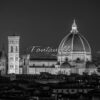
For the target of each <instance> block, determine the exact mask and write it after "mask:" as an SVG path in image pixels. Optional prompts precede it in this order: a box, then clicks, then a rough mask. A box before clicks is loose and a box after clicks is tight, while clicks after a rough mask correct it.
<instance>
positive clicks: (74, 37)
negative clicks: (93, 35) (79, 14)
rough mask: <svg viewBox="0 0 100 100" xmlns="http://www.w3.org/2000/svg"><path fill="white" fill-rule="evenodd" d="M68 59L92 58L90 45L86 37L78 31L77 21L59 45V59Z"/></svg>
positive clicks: (85, 59) (87, 59)
mask: <svg viewBox="0 0 100 100" xmlns="http://www.w3.org/2000/svg"><path fill="white" fill-rule="evenodd" d="M66 59H67V60H68V61H75V60H77V59H80V60H83V61H90V60H91V48H90V45H89V43H88V41H87V40H86V38H85V37H84V36H83V35H81V34H80V33H79V32H78V30H77V25H76V23H75V21H74V23H73V25H72V30H71V31H70V33H69V34H68V35H67V36H65V37H64V39H63V40H62V41H61V43H60V45H59V47H58V60H59V61H65V60H66Z"/></svg>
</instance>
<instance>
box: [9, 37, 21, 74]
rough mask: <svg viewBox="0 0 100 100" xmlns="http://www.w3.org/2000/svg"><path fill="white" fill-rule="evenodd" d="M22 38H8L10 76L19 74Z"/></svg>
mask: <svg viewBox="0 0 100 100" xmlns="http://www.w3.org/2000/svg"><path fill="white" fill-rule="evenodd" d="M19 39H20V36H8V74H12V73H14V74H19Z"/></svg>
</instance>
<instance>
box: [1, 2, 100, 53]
mask: <svg viewBox="0 0 100 100" xmlns="http://www.w3.org/2000/svg"><path fill="white" fill-rule="evenodd" d="M98 1H99V0H98ZM74 19H75V20H76V23H77V26H78V30H79V32H80V33H81V34H82V35H83V36H85V37H86V39H87V40H88V42H89V43H90V45H91V48H92V51H93V52H96V51H100V3H99V2H97V1H96V0H94V1H93V0H90V1H89V0H3V1H1V0H0V45H2V44H3V43H4V44H5V47H6V48H7V36H8V35H12V34H14V33H15V34H18V35H20V36H21V42H20V46H21V47H20V48H21V52H23V51H24V50H26V48H28V47H30V46H32V45H41V46H52V47H54V48H57V47H58V45H59V43H60V42H61V40H62V39H63V38H64V37H65V36H66V35H67V34H68V33H69V32H70V30H71V25H72V23H73V20H74Z"/></svg>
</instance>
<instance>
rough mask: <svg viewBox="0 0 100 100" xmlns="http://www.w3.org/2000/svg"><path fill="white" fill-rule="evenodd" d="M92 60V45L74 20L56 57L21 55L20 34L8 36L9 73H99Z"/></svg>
mask: <svg viewBox="0 0 100 100" xmlns="http://www.w3.org/2000/svg"><path fill="white" fill-rule="evenodd" d="M87 62H92V56H91V47H90V45H89V43H88V41H87V40H86V38H85V37H84V36H83V35H82V34H80V32H79V31H78V29H77V25H76V22H75V20H74V22H73V24H72V27H71V31H70V32H69V33H68V34H67V35H66V36H65V37H64V38H63V39H62V41H61V43H60V45H59V47H58V51H57V56H56V58H31V54H30V53H27V54H25V55H20V36H16V35H12V36H8V64H7V68H5V69H6V70H7V73H8V74H40V73H42V72H47V73H50V74H60V73H62V74H66V75H70V74H71V73H77V74H80V75H82V74H83V73H84V72H87V73H88V74H92V73H97V68H96V67H95V65H93V64H92V65H91V66H92V67H91V66H90V67H87V66H86V65H87Z"/></svg>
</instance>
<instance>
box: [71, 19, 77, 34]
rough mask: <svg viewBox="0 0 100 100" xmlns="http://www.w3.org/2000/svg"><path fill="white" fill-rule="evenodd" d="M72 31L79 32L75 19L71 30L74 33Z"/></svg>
mask: <svg viewBox="0 0 100 100" xmlns="http://www.w3.org/2000/svg"><path fill="white" fill-rule="evenodd" d="M72 32H73V33H74V34H76V33H78V30H77V25H76V22H75V20H74V21H73V24H72V30H71V33H72Z"/></svg>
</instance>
